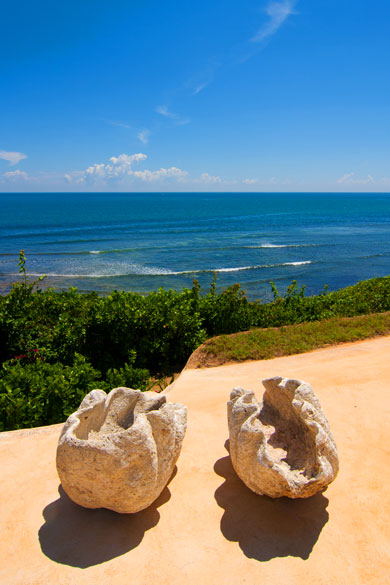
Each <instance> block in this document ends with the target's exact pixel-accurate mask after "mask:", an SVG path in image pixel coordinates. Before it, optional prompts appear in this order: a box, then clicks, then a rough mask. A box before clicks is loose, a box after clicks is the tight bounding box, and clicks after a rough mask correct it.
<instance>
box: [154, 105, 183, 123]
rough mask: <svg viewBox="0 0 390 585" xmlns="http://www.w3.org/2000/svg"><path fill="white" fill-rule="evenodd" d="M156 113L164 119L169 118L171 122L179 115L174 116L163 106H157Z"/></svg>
mask: <svg viewBox="0 0 390 585" xmlns="http://www.w3.org/2000/svg"><path fill="white" fill-rule="evenodd" d="M156 112H157V113H158V114H161V115H162V116H164V117H165V118H171V120H177V119H178V118H179V114H175V113H174V112H170V111H169V110H168V107H167V106H165V105H162V106H157V108H156Z"/></svg>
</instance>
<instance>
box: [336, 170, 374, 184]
mask: <svg viewBox="0 0 390 585" xmlns="http://www.w3.org/2000/svg"><path fill="white" fill-rule="evenodd" d="M337 183H338V184H339V185H369V184H370V183H371V184H372V185H374V184H375V183H376V181H375V179H374V177H373V176H372V175H367V177H364V178H356V177H355V173H345V174H344V175H343V176H342V177H340V178H339V179H337Z"/></svg>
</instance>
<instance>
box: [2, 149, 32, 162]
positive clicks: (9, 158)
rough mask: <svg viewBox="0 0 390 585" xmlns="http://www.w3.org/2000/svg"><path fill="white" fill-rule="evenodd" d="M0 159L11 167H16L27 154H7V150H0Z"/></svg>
mask: <svg viewBox="0 0 390 585" xmlns="http://www.w3.org/2000/svg"><path fill="white" fill-rule="evenodd" d="M0 158H2V159H3V160H7V161H8V162H9V163H10V164H11V165H17V164H18V162H20V161H21V160H23V159H25V158H27V154H24V153H23V152H8V151H7V150H0Z"/></svg>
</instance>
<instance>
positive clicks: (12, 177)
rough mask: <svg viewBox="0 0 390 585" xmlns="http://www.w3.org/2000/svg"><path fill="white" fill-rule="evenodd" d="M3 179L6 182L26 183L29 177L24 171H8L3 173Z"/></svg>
mask: <svg viewBox="0 0 390 585" xmlns="http://www.w3.org/2000/svg"><path fill="white" fill-rule="evenodd" d="M3 177H4V179H6V180H7V181H28V180H29V179H30V178H31V177H29V176H28V174H27V173H25V172H24V171H19V170H17V171H8V172H7V173H3Z"/></svg>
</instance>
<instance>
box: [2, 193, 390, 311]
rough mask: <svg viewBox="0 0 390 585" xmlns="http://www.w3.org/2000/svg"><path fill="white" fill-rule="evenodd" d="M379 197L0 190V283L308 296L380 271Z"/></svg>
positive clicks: (386, 267)
mask: <svg viewBox="0 0 390 585" xmlns="http://www.w3.org/2000/svg"><path fill="white" fill-rule="evenodd" d="M389 235H390V195H386V194H385V195H383V194H348V195H345V194H325V193H321V194H308V193H306V194H295V193H294V194H293V193H289V194H274V193H272V194H271V193H270V194H258V193H255V194H252V193H251V194H248V193H238V194H237V193H213V194H212V193H175V194H172V193H170V194H163V193H159V194H145V193H88V194H84V193H83V194H74V193H72V194H69V193H66V194H64V193H46V194H15V193H13V194H6V193H5V194H4V193H3V194H0V283H2V287H3V290H4V287H5V286H6V285H7V284H9V283H10V282H13V281H14V280H15V279H16V278H17V259H18V252H19V250H20V249H22V248H23V249H24V250H25V253H26V256H27V268H28V272H29V273H30V274H31V275H34V276H35V275H41V274H47V275H48V279H47V283H48V284H50V285H54V286H58V287H69V286H77V287H78V288H79V289H80V290H84V291H85V290H98V291H102V292H108V291H111V290H113V289H124V290H133V291H138V292H148V291H151V290H156V289H157V288H159V287H160V286H162V287H165V288H179V289H180V288H181V287H183V286H187V287H189V286H192V280H193V278H197V279H198V280H199V282H200V284H201V286H202V288H203V290H204V291H206V290H208V288H209V285H210V282H211V280H212V276H213V275H212V272H213V271H214V270H215V271H217V276H218V281H217V282H218V288H219V289H222V288H225V287H226V286H229V285H231V284H234V283H235V282H239V283H240V284H241V285H242V287H243V288H244V289H245V290H246V292H247V294H248V297H249V298H250V299H257V298H262V299H264V300H267V299H270V298H271V296H272V295H271V288H270V285H269V282H270V280H274V281H275V283H276V285H277V286H278V288H280V290H281V291H284V290H285V289H286V287H287V286H288V285H289V284H290V283H291V281H292V279H296V280H298V284H300V285H301V284H306V286H307V291H308V293H309V294H310V293H318V292H319V291H321V290H322V288H323V286H324V285H325V284H327V285H329V287H330V289H337V288H341V287H344V286H347V285H350V284H354V283H356V282H358V281H359V280H363V279H366V278H371V277H374V276H384V275H387V274H390V238H389Z"/></svg>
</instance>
